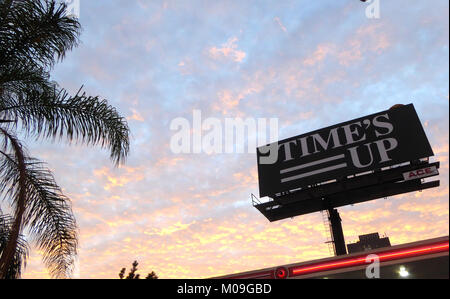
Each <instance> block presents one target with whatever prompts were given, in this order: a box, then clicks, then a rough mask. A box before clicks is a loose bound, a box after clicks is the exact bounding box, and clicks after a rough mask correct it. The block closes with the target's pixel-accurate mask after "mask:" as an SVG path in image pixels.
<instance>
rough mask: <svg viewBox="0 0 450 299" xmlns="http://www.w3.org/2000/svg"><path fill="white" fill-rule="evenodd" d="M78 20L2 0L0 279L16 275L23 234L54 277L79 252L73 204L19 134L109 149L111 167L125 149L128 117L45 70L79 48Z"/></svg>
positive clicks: (31, 1) (42, 3) (50, 3)
mask: <svg viewBox="0 0 450 299" xmlns="http://www.w3.org/2000/svg"><path fill="white" fill-rule="evenodd" d="M80 33H81V25H80V23H79V22H78V20H77V19H75V18H72V17H67V16H66V6H65V5H64V4H56V3H55V1H54V0H0V200H1V201H6V202H8V203H9V204H10V206H11V211H12V212H11V213H12V215H11V216H5V215H3V214H2V213H1V211H0V220H1V221H0V255H1V257H0V278H8V277H9V278H12V277H19V276H20V268H21V266H22V264H24V262H25V260H26V256H27V252H28V250H27V246H26V244H24V239H23V237H22V234H23V232H24V231H26V233H27V235H29V236H30V237H31V240H32V241H34V242H35V244H36V245H37V247H38V248H39V249H40V250H41V251H42V252H43V261H44V264H45V265H46V266H47V268H48V269H49V272H50V274H51V275H52V277H55V278H60V277H70V274H71V273H72V271H73V266H74V259H75V257H76V253H77V245H78V242H77V240H78V238H77V225H76V221H75V218H74V216H73V213H72V208H71V203H70V200H69V198H67V197H66V196H65V195H64V194H63V193H62V191H61V189H60V187H59V186H58V185H57V184H56V182H55V179H54V177H53V175H52V173H51V172H50V170H49V169H48V168H47V167H46V164H45V163H43V162H41V161H38V160H37V159H35V158H33V157H31V156H30V155H29V154H28V152H27V151H26V149H25V147H24V144H23V142H22V141H21V140H20V139H19V137H18V136H19V133H21V134H23V136H25V138H26V137H33V138H35V139H36V140H43V139H51V140H53V141H54V140H57V141H60V140H66V141H68V142H71V141H79V142H81V143H84V144H86V145H98V146H101V147H102V148H107V149H109V151H110V157H111V159H112V161H113V162H114V164H115V165H116V166H119V165H120V164H122V163H123V162H124V160H125V158H126V156H127V155H128V152H129V137H128V135H129V128H128V125H127V122H126V120H125V119H124V118H123V117H121V116H120V115H119V114H118V112H117V111H116V109H115V108H114V107H112V106H110V105H109V104H108V103H107V101H106V100H101V99H99V97H98V96H95V97H94V96H88V95H86V93H85V92H83V91H82V88H81V89H80V90H79V91H78V92H77V93H76V94H75V95H73V96H70V95H69V94H68V92H67V91H65V90H64V89H63V88H61V87H60V86H59V85H58V84H57V83H56V82H53V81H51V80H50V74H49V72H50V70H51V69H52V68H53V66H54V65H55V63H57V62H59V61H61V60H62V59H63V58H64V55H65V53H66V52H67V51H70V50H71V49H73V48H74V47H75V46H77V45H78V42H79V40H78V37H79V35H80Z"/></svg>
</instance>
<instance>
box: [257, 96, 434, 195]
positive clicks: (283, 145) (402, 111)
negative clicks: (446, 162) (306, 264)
mask: <svg viewBox="0 0 450 299" xmlns="http://www.w3.org/2000/svg"><path fill="white" fill-rule="evenodd" d="M430 156H433V150H432V148H431V146H430V143H429V142H428V139H427V137H426V135H425V132H424V130H423V127H422V124H421V122H420V120H419V117H418V116H417V113H416V111H415V109H414V106H413V105H412V104H409V105H396V106H395V108H391V109H389V110H386V111H382V112H379V113H375V114H371V115H368V116H365V117H361V118H358V119H354V120H351V121H347V122H344V123H340V124H337V125H334V126H330V127H327V128H324V129H320V130H316V131H313V132H310V133H306V134H302V135H298V136H295V137H291V138H287V139H284V140H281V141H278V142H276V143H272V144H268V145H265V146H262V147H259V148H258V149H257V159H258V180H259V196H260V197H264V196H269V197H274V196H275V195H278V194H280V193H282V192H286V191H291V190H295V189H298V188H304V187H309V186H313V185H315V184H318V183H322V182H327V181H331V180H339V179H341V178H345V177H347V176H350V175H355V174H358V173H363V172H367V171H372V170H376V169H380V168H382V167H386V166H392V165H396V164H401V163H404V162H408V161H413V160H418V159H421V158H425V157H430ZM269 157H270V159H269ZM274 157H275V159H274ZM267 161H269V162H267Z"/></svg>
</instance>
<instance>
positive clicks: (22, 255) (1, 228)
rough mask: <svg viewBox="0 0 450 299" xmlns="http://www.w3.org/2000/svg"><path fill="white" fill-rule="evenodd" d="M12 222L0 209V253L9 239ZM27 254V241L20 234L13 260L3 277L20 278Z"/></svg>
mask: <svg viewBox="0 0 450 299" xmlns="http://www.w3.org/2000/svg"><path fill="white" fill-rule="evenodd" d="M12 224H13V218H12V217H11V216H9V215H4V214H2V211H1V210H0V253H2V252H3V250H4V249H5V247H6V244H7V242H8V240H9V235H10V232H11V227H12ZM28 255H29V246H28V243H27V242H26V240H25V239H24V237H23V236H22V235H20V236H19V238H18V241H17V248H16V251H15V254H14V258H13V262H12V264H11V266H10V267H9V269H8V270H7V273H6V275H5V278H7V279H17V278H20V277H21V274H22V267H23V268H25V267H26V265H27V259H28Z"/></svg>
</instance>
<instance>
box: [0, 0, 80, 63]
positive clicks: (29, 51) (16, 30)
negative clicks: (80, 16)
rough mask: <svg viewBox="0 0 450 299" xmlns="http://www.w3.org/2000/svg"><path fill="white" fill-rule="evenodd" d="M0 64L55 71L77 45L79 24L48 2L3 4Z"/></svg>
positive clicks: (29, 0)
mask: <svg viewBox="0 0 450 299" xmlns="http://www.w3.org/2000/svg"><path fill="white" fill-rule="evenodd" d="M0 15H1V16H2V19H1V21H0V64H1V65H6V64H8V63H12V64H15V65H17V64H28V65H34V66H41V67H52V66H53V65H54V64H55V63H56V62H57V61H60V60H61V59H63V58H64V55H65V53H66V52H67V51H69V50H71V49H72V48H73V47H75V46H76V45H77V44H78V36H79V35H80V32H81V25H80V23H79V22H78V21H77V20H76V19H74V18H70V17H67V16H66V5H65V4H64V3H60V4H57V3H56V2H55V1H49V0H15V1H2V2H0Z"/></svg>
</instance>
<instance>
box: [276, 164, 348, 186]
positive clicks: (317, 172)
mask: <svg viewBox="0 0 450 299" xmlns="http://www.w3.org/2000/svg"><path fill="white" fill-rule="evenodd" d="M344 167H347V163H342V164H338V165H334V166H330V167H325V168H322V169H318V170H314V171H310V172H305V173H302V174H299V175H294V176H291V177H287V178H284V179H281V182H282V183H286V182H290V181H294V180H298V179H301V178H304V177H308V176H311V175H315V174H319V173H323V172H327V171H332V170H335V169H339V168H344Z"/></svg>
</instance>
